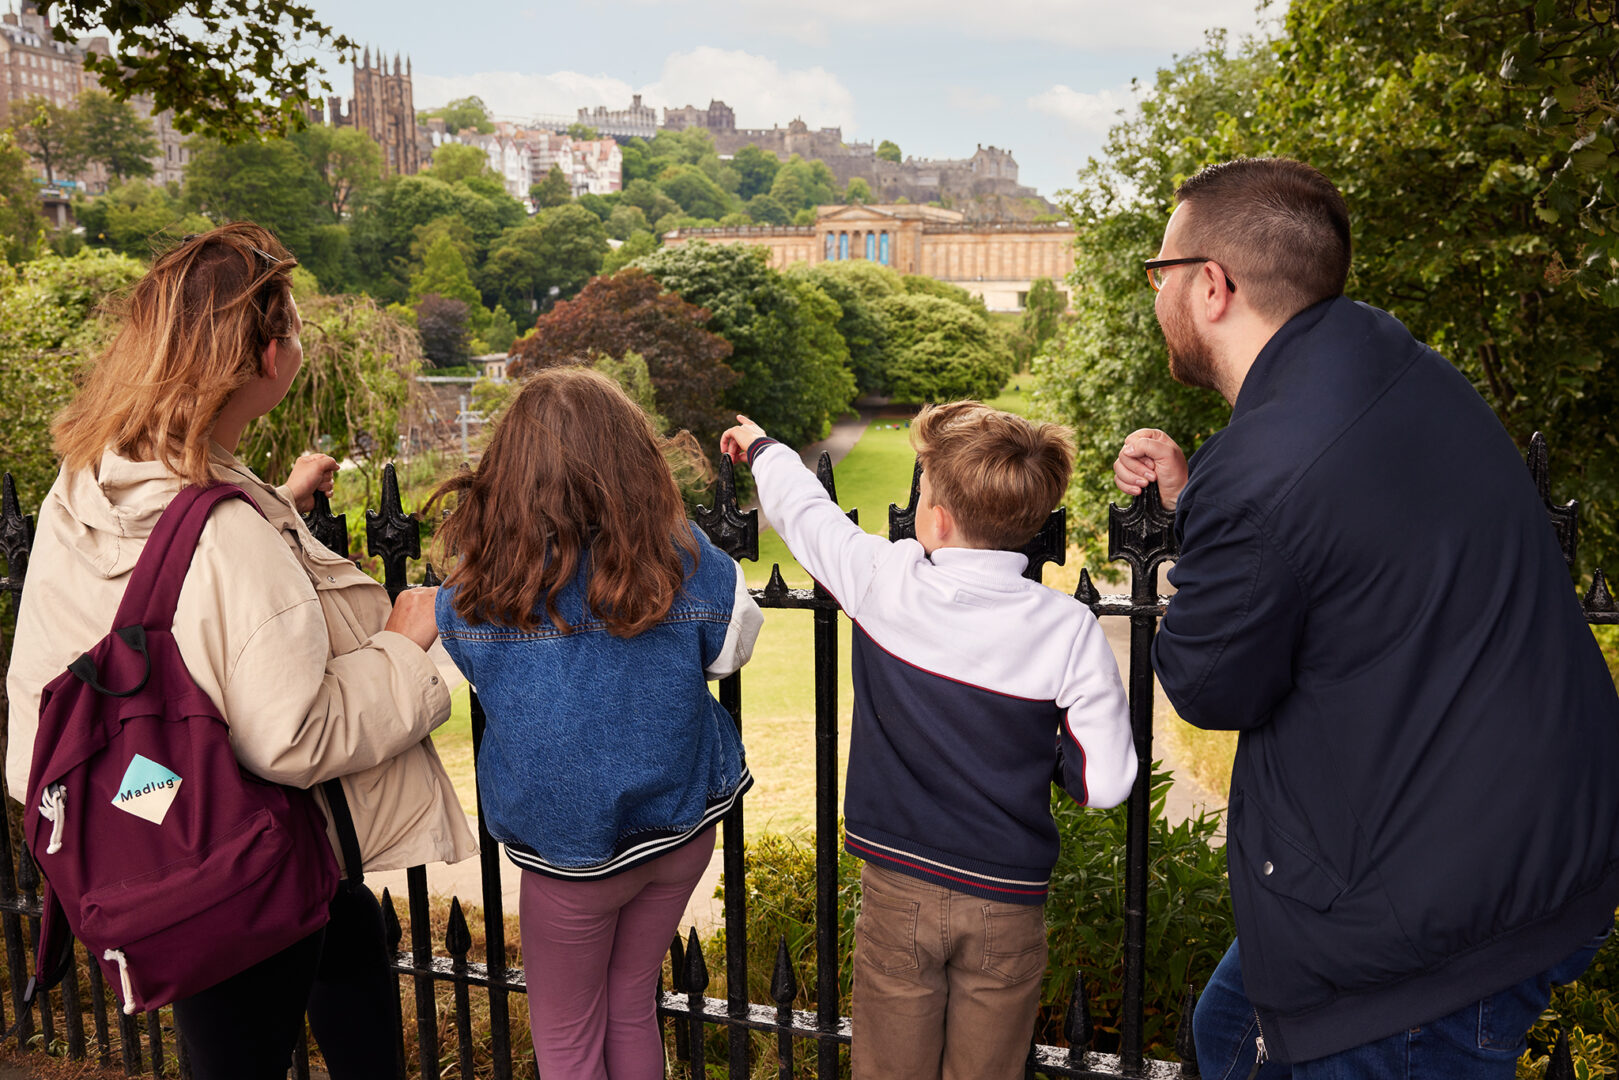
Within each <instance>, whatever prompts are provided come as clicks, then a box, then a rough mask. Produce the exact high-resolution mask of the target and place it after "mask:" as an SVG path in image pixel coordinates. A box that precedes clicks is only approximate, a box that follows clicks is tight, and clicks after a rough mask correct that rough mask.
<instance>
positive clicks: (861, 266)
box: [787, 259, 904, 394]
mask: <svg viewBox="0 0 1619 1080" xmlns="http://www.w3.org/2000/svg"><path fill="white" fill-rule="evenodd" d="M787 272H788V275H789V276H793V277H801V278H803V279H805V280H807V281H808V282H810V283H811V284H813V285H815V286H816V287H817V288H819V289H820V290H821V291H822V292H824V293H826V295H828V296H830V297H831V298H832V299H833V300H834V301H836V302H837V305H838V310H839V311H840V312H841V314H840V315H839V316H838V333H839V335H841V336H842V338H843V343H844V345H845V346H846V347H847V348H848V350H849V370H850V372H851V373H852V374H853V375H854V380H855V387H856V388H857V389H858V390H859V391H860V392H861V393H863V394H870V393H883V392H885V391H886V390H887V388H888V359H889V327H888V314H887V311H886V309H885V308H884V307H883V306H882V301H883V300H885V299H887V298H888V297H891V296H896V295H898V294H899V293H901V292H903V291H904V287H903V284H902V282H901V279H900V275H899V274H898V273H896V272H895V271H893V270H890V269H888V267H886V266H879V265H877V264H876V263H871V262H867V261H866V260H864V259H850V260H847V261H844V262H827V263H816V264H814V265H810V264H808V263H799V264H798V265H796V266H793V267H790V268H789V269H788V271H787Z"/></svg>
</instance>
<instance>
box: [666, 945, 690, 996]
mask: <svg viewBox="0 0 1619 1080" xmlns="http://www.w3.org/2000/svg"><path fill="white" fill-rule="evenodd" d="M669 989H670V990H673V991H674V992H675V993H677V994H684V993H685V992H686V943H685V942H683V941H681V940H680V934H679V932H678V931H677V932H676V933H675V936H674V940H672V941H670V942H669Z"/></svg>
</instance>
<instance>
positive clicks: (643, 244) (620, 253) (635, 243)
mask: <svg viewBox="0 0 1619 1080" xmlns="http://www.w3.org/2000/svg"><path fill="white" fill-rule="evenodd" d="M657 250H658V238H657V237H656V236H653V235H652V233H651V232H650V231H642V232H636V233H631V234H630V238H629V239H628V240H626V241H624V242H623V243H622V244H620V245H618V247H616V248H614V249H613V250H611V251H609V252H608V253H607V255H606V256H605V257H604V258H603V259H602V269H601V272H602V273H604V274H616V273H618V272H619V271H620V270H622V269H624V268H625V267H626V266H628V265H630V264H631V263H633V262H634V261H635V260H637V259H639V258H640V257H641V256H643V255H650V254H652V253H653V252H654V251H657Z"/></svg>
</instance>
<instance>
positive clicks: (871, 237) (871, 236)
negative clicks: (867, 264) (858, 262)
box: [866, 233, 877, 261]
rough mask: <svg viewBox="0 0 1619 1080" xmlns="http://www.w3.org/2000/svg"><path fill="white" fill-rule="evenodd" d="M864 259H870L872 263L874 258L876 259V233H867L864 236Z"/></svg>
mask: <svg viewBox="0 0 1619 1080" xmlns="http://www.w3.org/2000/svg"><path fill="white" fill-rule="evenodd" d="M866 258H868V259H871V260H873V261H875V260H876V258H877V234H876V233H867V234H866Z"/></svg>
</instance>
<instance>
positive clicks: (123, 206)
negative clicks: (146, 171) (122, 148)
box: [73, 180, 213, 259]
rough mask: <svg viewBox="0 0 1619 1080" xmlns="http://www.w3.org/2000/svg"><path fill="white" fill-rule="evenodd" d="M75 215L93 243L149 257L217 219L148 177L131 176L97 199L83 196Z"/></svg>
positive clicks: (138, 256) (75, 201)
mask: <svg viewBox="0 0 1619 1080" xmlns="http://www.w3.org/2000/svg"><path fill="white" fill-rule="evenodd" d="M73 213H74V216H75V217H77V218H78V219H79V224H80V225H83V226H84V233H85V237H86V239H87V240H88V241H89V243H90V246H92V247H102V248H109V249H111V250H113V251H117V252H121V253H122V254H125V255H131V256H134V257H135V258H137V259H149V258H151V257H152V255H153V254H154V253H155V252H158V251H161V250H162V249H164V248H166V247H168V246H169V245H170V244H173V243H175V242H176V241H177V240H179V239H180V237H182V236H185V235H187V234H188V233H195V232H206V231H207V230H208V229H211V228H213V222H211V221H209V220H208V219H207V218H205V217H203V216H202V215H201V214H198V213H196V212H195V211H187V210H186V208H185V206H184V204H183V203H182V202H181V200H180V199H179V197H178V195H177V194H176V193H174V192H171V191H170V190H168V189H167V188H165V187H162V186H160V185H157V184H152V183H149V182H147V181H145V180H130V181H128V182H127V183H123V184H119V185H118V186H117V187H114V188H112V189H111V190H109V191H108V192H107V194H105V195H103V196H101V197H100V198H97V199H84V198H79V199H76V200H74V203H73Z"/></svg>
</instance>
